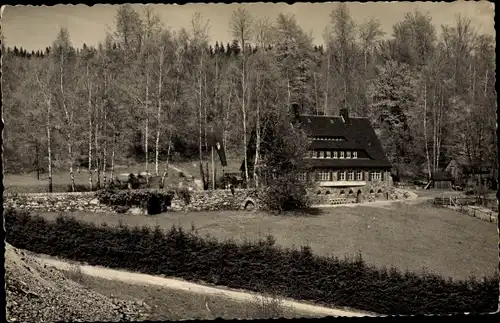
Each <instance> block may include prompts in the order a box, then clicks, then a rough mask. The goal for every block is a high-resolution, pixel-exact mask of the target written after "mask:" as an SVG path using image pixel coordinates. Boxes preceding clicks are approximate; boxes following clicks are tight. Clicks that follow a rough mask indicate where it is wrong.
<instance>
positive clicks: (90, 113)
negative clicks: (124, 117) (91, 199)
mask: <svg viewBox="0 0 500 323" xmlns="http://www.w3.org/2000/svg"><path fill="white" fill-rule="evenodd" d="M87 87H88V91H89V93H88V94H89V96H88V106H89V107H88V117H89V118H88V119H89V167H88V169H89V187H90V190H91V191H92V190H93V188H94V184H93V183H92V88H91V82H90V76H89V66H88V65H87Z"/></svg>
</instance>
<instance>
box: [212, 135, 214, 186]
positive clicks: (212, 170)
mask: <svg viewBox="0 0 500 323" xmlns="http://www.w3.org/2000/svg"><path fill="white" fill-rule="evenodd" d="M212 189H213V190H215V163H214V146H213V145H212Z"/></svg>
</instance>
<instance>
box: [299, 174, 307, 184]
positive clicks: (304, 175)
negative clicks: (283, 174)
mask: <svg viewBox="0 0 500 323" xmlns="http://www.w3.org/2000/svg"><path fill="white" fill-rule="evenodd" d="M297 178H298V180H299V181H302V182H305V181H306V180H307V173H300V174H298V175H297Z"/></svg>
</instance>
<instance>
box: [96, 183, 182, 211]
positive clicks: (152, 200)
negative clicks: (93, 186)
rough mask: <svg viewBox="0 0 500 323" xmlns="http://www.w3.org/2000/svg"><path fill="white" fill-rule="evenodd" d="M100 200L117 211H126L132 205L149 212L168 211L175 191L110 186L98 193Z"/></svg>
mask: <svg viewBox="0 0 500 323" xmlns="http://www.w3.org/2000/svg"><path fill="white" fill-rule="evenodd" d="M96 194H97V198H98V199H99V202H100V203H102V204H104V205H109V206H111V207H113V208H114V209H115V211H116V212H120V213H123V212H126V211H127V210H128V209H129V208H131V207H139V208H143V209H146V210H148V214H158V213H162V212H166V211H167V209H168V207H170V206H171V202H172V199H173V197H174V194H175V193H174V192H172V191H167V192H165V191H159V190H118V189H115V188H108V189H105V190H101V191H99V192H97V193H96Z"/></svg>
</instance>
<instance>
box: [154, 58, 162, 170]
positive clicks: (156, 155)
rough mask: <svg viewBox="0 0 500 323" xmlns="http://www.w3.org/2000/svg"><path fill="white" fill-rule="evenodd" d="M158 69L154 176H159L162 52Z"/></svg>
mask: <svg viewBox="0 0 500 323" xmlns="http://www.w3.org/2000/svg"><path fill="white" fill-rule="evenodd" d="M160 55H161V57H160V67H159V69H160V70H159V79H158V111H157V126H156V143H155V175H156V176H158V175H159V172H160V170H159V165H158V163H159V161H158V159H159V155H160V126H161V106H162V102H161V92H162V82H163V79H162V76H163V75H162V73H163V52H162V53H161V54H160Z"/></svg>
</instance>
